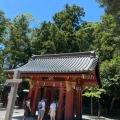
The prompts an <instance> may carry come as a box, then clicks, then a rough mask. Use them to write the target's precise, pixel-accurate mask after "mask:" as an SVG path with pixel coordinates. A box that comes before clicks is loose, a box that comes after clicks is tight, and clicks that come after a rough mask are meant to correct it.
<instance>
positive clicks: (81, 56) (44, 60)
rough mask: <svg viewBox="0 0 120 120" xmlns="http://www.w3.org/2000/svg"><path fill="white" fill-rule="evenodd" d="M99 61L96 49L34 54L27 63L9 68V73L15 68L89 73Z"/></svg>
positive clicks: (33, 71)
mask: <svg viewBox="0 0 120 120" xmlns="http://www.w3.org/2000/svg"><path fill="white" fill-rule="evenodd" d="M97 63H98V56H96V55H95V52H94V51H91V52H78V53H65V54H46V55H33V56H32V59H31V61H29V62H28V63H27V64H25V65H24V66H22V67H20V68H17V69H13V70H8V73H13V72H14V70H19V71H20V72H21V73H89V72H91V71H93V70H95V67H96V65H97Z"/></svg>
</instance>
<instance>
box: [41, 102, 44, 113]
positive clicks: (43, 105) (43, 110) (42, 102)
mask: <svg viewBox="0 0 120 120" xmlns="http://www.w3.org/2000/svg"><path fill="white" fill-rule="evenodd" d="M41 110H43V111H45V101H42V108H41Z"/></svg>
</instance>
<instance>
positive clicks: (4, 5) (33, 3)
mask: <svg viewBox="0 0 120 120" xmlns="http://www.w3.org/2000/svg"><path fill="white" fill-rule="evenodd" d="M66 3H68V4H69V5H70V6H71V5H73V4H76V5H77V6H80V7H83V8H84V11H85V17H84V18H83V20H86V21H88V22H99V21H101V20H100V16H101V15H103V14H104V10H103V9H102V8H99V4H98V3H96V2H95V0H0V9H1V10H2V11H4V13H5V16H6V17H7V18H10V19H13V18H14V17H15V16H16V15H18V14H19V13H30V14H32V15H33V17H34V19H35V20H39V21H40V22H43V21H44V20H46V21H51V22H52V16H53V15H54V14H55V13H57V12H60V11H62V10H63V9H64V5H65V4H66Z"/></svg>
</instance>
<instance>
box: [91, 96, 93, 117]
mask: <svg viewBox="0 0 120 120" xmlns="http://www.w3.org/2000/svg"><path fill="white" fill-rule="evenodd" d="M91 115H93V99H92V96H91Z"/></svg>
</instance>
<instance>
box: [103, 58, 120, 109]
mask: <svg viewBox="0 0 120 120" xmlns="http://www.w3.org/2000/svg"><path fill="white" fill-rule="evenodd" d="M101 79H102V81H103V88H104V89H105V90H106V93H107V94H108V95H109V96H113V99H112V102H111V108H110V109H111V110H112V107H113V104H114V101H115V99H116V98H120V89H119V88H120V57H116V58H113V59H111V60H110V61H107V60H106V61H104V62H103V63H102V64H101Z"/></svg>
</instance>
